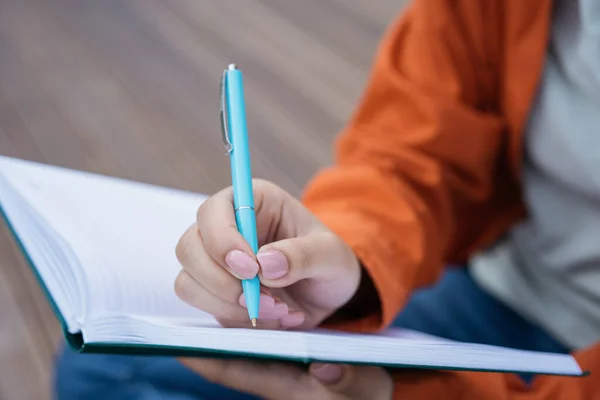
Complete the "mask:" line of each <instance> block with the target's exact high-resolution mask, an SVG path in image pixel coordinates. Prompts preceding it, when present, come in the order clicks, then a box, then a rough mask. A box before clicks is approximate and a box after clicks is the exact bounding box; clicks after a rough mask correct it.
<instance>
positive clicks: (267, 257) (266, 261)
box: [256, 250, 288, 279]
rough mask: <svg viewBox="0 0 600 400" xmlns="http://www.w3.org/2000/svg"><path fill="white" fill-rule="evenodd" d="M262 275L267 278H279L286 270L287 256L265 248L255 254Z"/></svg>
mask: <svg viewBox="0 0 600 400" xmlns="http://www.w3.org/2000/svg"><path fill="white" fill-rule="evenodd" d="M256 258H257V259H258V263H259V264H260V269H261V271H262V275H263V276H264V277H265V278H267V279H279V278H281V277H283V276H284V275H285V274H287V272H288V260H287V257H286V256H285V255H284V254H283V253H281V252H279V251H275V250H266V251H264V252H262V253H261V252H259V253H258V254H257V255H256Z"/></svg>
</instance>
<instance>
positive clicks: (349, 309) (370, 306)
mask: <svg viewBox="0 0 600 400" xmlns="http://www.w3.org/2000/svg"><path fill="white" fill-rule="evenodd" d="M359 265H360V279H359V284H358V288H357V289H356V292H355V293H354V296H352V298H351V299H350V300H349V301H348V302H347V303H346V304H345V305H343V306H342V307H340V308H339V309H338V310H337V311H336V312H335V313H334V314H333V315H332V316H331V317H329V318H328V320H327V321H326V322H328V323H336V322H344V321H348V322H349V321H353V320H359V319H363V318H365V317H368V316H371V315H373V314H376V313H378V314H381V301H380V299H379V294H378V292H377V289H376V288H375V284H374V283H373V279H372V278H371V276H370V275H369V273H368V271H367V270H366V269H365V268H364V266H363V265H362V263H360V262H359Z"/></svg>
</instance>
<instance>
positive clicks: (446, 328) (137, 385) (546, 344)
mask: <svg viewBox="0 0 600 400" xmlns="http://www.w3.org/2000/svg"><path fill="white" fill-rule="evenodd" d="M394 326H398V327H403V328H408V329H414V330H419V331H422V332H425V333H429V334H432V335H436V336H441V337H445V338H448V339H453V340H458V341H467V342H476V343H483V344H492V345H499V346H506V347H513V348H519V349H525V350H533V351H548V352H557V353H564V352H567V351H568V350H567V349H566V348H564V347H563V346H562V345H560V344H559V343H558V342H556V341H555V340H553V339H552V338H550V337H549V336H548V335H547V334H546V333H545V332H544V331H543V330H542V329H540V328H538V327H536V326H535V325H532V324H531V323H529V322H528V321H526V320H524V319H523V318H521V317H519V316H518V315H517V314H516V313H515V312H514V311H512V310H511V309H509V308H508V307H506V306H504V305H503V304H501V303H500V302H498V301H497V300H495V299H493V298H492V297H490V296H489V295H487V294H486V293H485V292H483V291H482V290H481V289H480V288H479V287H477V285H476V284H475V282H474V281H473V280H472V279H471V278H470V275H469V273H468V271H467V270H465V269H448V270H447V271H446V273H445V274H444V276H443V277H442V279H441V280H440V282H439V283H437V284H436V285H435V286H432V287H431V288H425V289H422V290H419V291H417V292H415V293H414V294H413V296H412V297H411V299H410V300H409V302H408V303H407V305H406V307H405V308H404V310H403V311H402V312H401V313H400V314H399V315H398V318H397V319H396V321H395V323H394ZM55 393H56V394H57V396H58V399H77V398H85V399H89V400H94V399H105V398H110V399H115V400H120V399H140V400H141V399H144V400H146V399H148V400H150V399H164V400H187V399H215V398H217V399H218V398H227V399H231V400H237V399H240V400H241V399H244V400H245V399H255V397H253V396H249V395H246V394H242V393H239V392H234V391H232V390H229V389H226V388H223V387H221V386H218V385H214V384H212V383H209V382H207V381H205V380H204V379H203V378H202V377H200V376H198V375H195V374H194V373H192V372H191V371H189V370H188V369H187V368H185V367H184V366H183V365H181V364H180V363H179V362H178V361H177V360H175V359H173V358H168V357H142V356H120V355H104V354H75V353H74V352H73V351H71V350H70V349H68V348H65V349H64V351H63V352H62V353H61V355H60V357H59V359H58V360H57V365H56V379H55Z"/></svg>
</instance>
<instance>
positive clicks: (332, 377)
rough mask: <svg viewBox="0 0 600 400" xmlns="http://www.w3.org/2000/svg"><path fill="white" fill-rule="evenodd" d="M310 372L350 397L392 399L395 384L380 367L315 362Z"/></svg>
mask: <svg viewBox="0 0 600 400" xmlns="http://www.w3.org/2000/svg"><path fill="white" fill-rule="evenodd" d="M309 373H310V375H311V376H312V377H314V378H315V379H316V380H317V381H319V382H320V383H321V384H323V385H324V386H326V387H327V388H328V389H329V390H331V391H333V392H335V393H339V394H341V395H344V396H346V397H348V398H350V399H367V398H372V399H376V400H377V399H386V400H387V399H391V398H392V394H393V390H394V385H393V381H392V378H391V377H390V375H389V374H388V373H387V372H386V371H385V370H384V369H383V368H379V367H372V366H355V365H342V364H322V363H315V364H312V365H311V366H310V369H309Z"/></svg>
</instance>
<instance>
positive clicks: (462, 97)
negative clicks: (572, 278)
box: [303, 0, 600, 400]
mask: <svg viewBox="0 0 600 400" xmlns="http://www.w3.org/2000/svg"><path fill="white" fill-rule="evenodd" d="M551 12H552V3H551V1H549V0H485V1H484V0H481V1H477V0H414V1H413V2H412V4H411V5H410V6H409V7H408V8H407V9H406V10H405V11H404V13H403V15H402V16H401V18H400V19H399V20H398V21H397V22H396V23H395V24H393V26H392V27H391V29H390V30H389V32H388V34H387V35H386V36H385V38H384V40H383V42H382V43H381V47H380V49H379V51H378V55H377V58H376V61H375V65H374V68H373V71H372V74H371V76H370V79H369V82H368V85H367V88H366V91H365V94H364V96H363V98H362V100H361V102H360V104H359V107H358V108H357V110H356V112H355V113H354V115H353V117H352V118H351V121H350V123H349V124H348V126H347V128H346V129H345V131H344V132H343V133H342V134H341V136H340V137H339V139H338V142H337V151H336V162H335V164H334V165H333V166H332V167H331V168H329V169H326V170H324V171H322V172H320V173H319V174H318V175H317V176H316V177H315V178H314V180H313V181H312V182H311V183H310V184H309V186H308V187H307V189H306V192H305V195H304V199H303V200H304V203H305V204H306V205H307V206H308V207H309V208H310V209H311V210H312V211H313V212H314V213H315V214H316V215H317V216H318V217H319V218H320V219H321V220H322V221H323V222H324V223H326V224H327V225H328V226H329V227H330V228H331V229H332V230H333V231H335V232H336V233H337V234H339V235H340V236H341V237H342V238H343V239H344V240H345V241H346V242H347V243H348V244H349V245H350V246H351V247H352V248H353V249H354V251H355V252H356V254H357V256H358V257H359V259H360V260H361V261H362V262H363V264H364V266H365V268H366V270H367V271H368V272H369V275H370V277H371V278H372V280H373V282H374V285H375V287H376V289H377V291H378V293H379V297H380V302H381V309H380V310H378V312H373V313H371V315H369V316H368V317H366V318H364V319H362V320H360V321H358V322H354V323H353V324H352V326H351V327H350V328H352V329H360V330H376V329H379V328H382V327H385V326H387V325H388V324H390V323H391V321H392V320H393V319H394V317H395V316H396V314H397V313H398V312H399V311H400V309H401V308H402V306H403V305H404V303H405V301H406V300H407V296H408V295H409V294H410V293H411V292H412V291H413V290H414V289H415V288H417V287H419V286H423V285H426V284H431V283H433V282H434V281H435V280H436V279H437V278H438V276H439V275H440V273H441V270H442V268H443V266H444V265H446V264H447V263H459V262H464V261H465V260H466V259H467V258H468V257H469V256H470V255H471V254H473V252H474V251H476V250H480V249H482V248H484V247H485V246H487V245H489V244H491V243H492V242H493V241H495V240H496V239H497V238H498V237H499V235H501V234H502V233H504V232H505V231H506V230H507V229H508V228H509V227H511V226H512V225H513V224H514V223H515V222H516V221H518V220H519V219H520V218H523V217H524V216H525V212H524V206H523V203H522V198H521V188H520V184H521V182H520V171H521V157H522V143H523V129H524V124H525V122H526V119H527V117H528V113H529V109H530V107H531V106H532V102H533V100H534V97H535V94H536V89H537V85H538V82H539V80H540V77H541V72H542V70H543V65H544V59H545V54H546V47H547V42H548V34H549V27H550V23H551ZM346 327H348V326H346ZM576 357H577V358H578V360H579V362H580V364H581V365H582V367H583V368H584V369H588V370H591V371H592V375H591V376H589V377H586V378H562V377H540V378H538V379H537V380H536V381H535V383H534V385H533V386H532V387H530V388H527V389H526V388H525V387H524V386H523V385H521V384H520V383H519V382H520V381H519V380H518V379H516V377H515V376H513V375H509V374H486V373H469V372H462V373H440V374H432V375H427V376H423V377H422V378H419V379H418V380H417V381H418V382H420V384H415V380H414V379H413V378H410V379H409V378H406V377H401V376H400V377H398V378H397V381H396V382H397V393H398V394H397V396H398V398H403V399H405V398H406V399H412V398H415V399H418V398H434V397H433V396H434V393H435V396H436V397H439V398H442V399H456V398H467V399H502V400H504V399H522V398H523V399H524V398H544V399H568V400H577V399H592V398H600V380H599V379H598V377H597V376H595V375H594V372H595V371H597V372H599V373H600V344H599V345H597V346H595V347H593V348H590V349H587V350H585V351H582V352H579V353H577V354H576ZM594 381H596V383H595V384H594Z"/></svg>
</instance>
